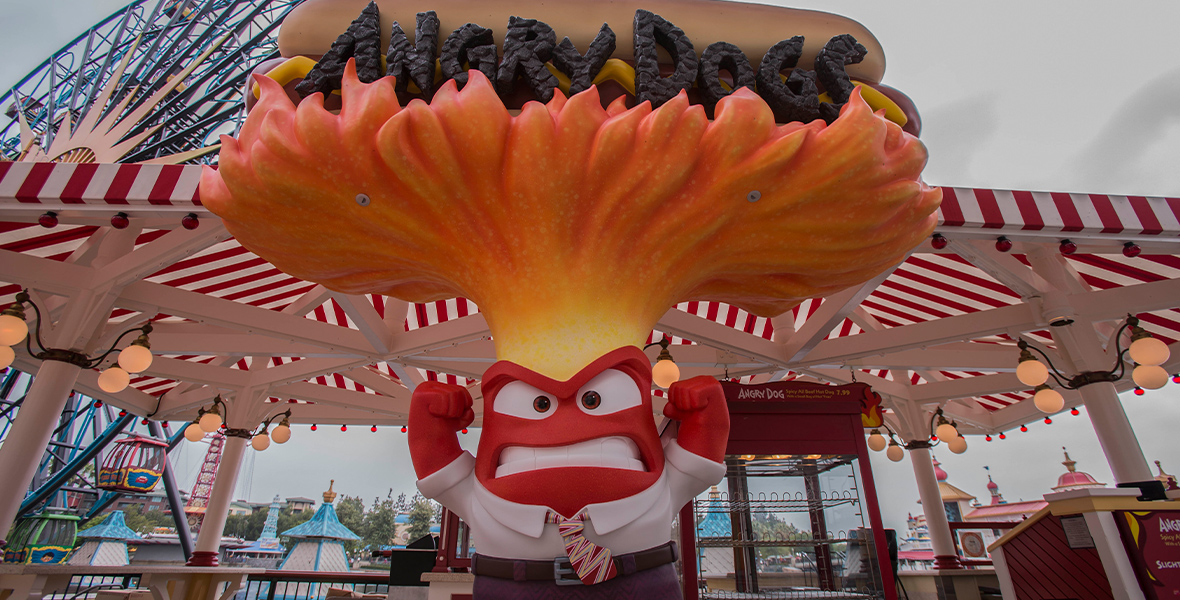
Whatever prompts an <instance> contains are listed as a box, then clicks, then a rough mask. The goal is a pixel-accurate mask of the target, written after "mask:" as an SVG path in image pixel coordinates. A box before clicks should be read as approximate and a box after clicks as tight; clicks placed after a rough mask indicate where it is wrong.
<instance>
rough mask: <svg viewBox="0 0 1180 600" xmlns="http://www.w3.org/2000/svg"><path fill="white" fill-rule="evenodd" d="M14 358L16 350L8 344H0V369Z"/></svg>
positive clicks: (4, 367)
mask: <svg viewBox="0 0 1180 600" xmlns="http://www.w3.org/2000/svg"><path fill="white" fill-rule="evenodd" d="M14 360H16V352H13V350H12V348H9V347H8V346H0V369H6V368H8V365H11V364H12V361H14Z"/></svg>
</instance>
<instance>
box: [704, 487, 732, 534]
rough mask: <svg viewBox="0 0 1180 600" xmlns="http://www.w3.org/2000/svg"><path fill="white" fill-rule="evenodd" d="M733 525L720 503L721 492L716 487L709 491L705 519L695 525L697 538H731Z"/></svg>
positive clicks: (727, 512)
mask: <svg viewBox="0 0 1180 600" xmlns="http://www.w3.org/2000/svg"><path fill="white" fill-rule="evenodd" d="M732 535H733V523H732V521H730V516H729V511H728V510H727V509H726V507H725V506H724V505H723V504H722V503H721V492H719V491H717V486H713V487H712V488H711V489H710V490H709V508H708V509H707V510H706V511H705V518H704V519H701V524H700V525H697V536H698V537H726V538H727V537H731V536H732Z"/></svg>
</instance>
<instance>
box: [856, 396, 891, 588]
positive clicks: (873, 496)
mask: <svg viewBox="0 0 1180 600" xmlns="http://www.w3.org/2000/svg"><path fill="white" fill-rule="evenodd" d="M852 418H853V419H855V420H856V422H855V423H854V425H853V426H854V427H855V429H854V430H855V431H857V432H858V433H861V432H863V431H864V429H863V427H862V424H861V421H860V415H854V416H853V417H852ZM854 437H855V438H856V454H857V457H858V458H859V461H857V462H859V463H860V479H861V487H862V488H863V489H864V495H863V497H864V507H865V509H866V510H867V511H868V513H869V527H871V528H872V529H873V545H874V546H876V548H877V552H876V554H877V564H878V565H880V569H881V584H882V585H883V586H885V590H884V592H885V600H897V583H896V582H895V581H894V580H893V563H892V562H890V560H889V543H888V542H886V540H885V524H884V523H883V522H882V521H881V507H880V505H879V504H878V503H877V486H876V485H875V484H874V483H873V469H872V467H870V466H869V447H868V445H867V444H865V436H864V435H856V436H854Z"/></svg>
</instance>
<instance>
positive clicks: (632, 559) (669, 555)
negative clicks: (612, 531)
mask: <svg viewBox="0 0 1180 600" xmlns="http://www.w3.org/2000/svg"><path fill="white" fill-rule="evenodd" d="M611 560H613V561H614V563H615V568H616V569H617V570H618V572H619V575H630V574H632V573H635V572H638V571H646V570H647V569H654V568H655V567H659V566H662V565H666V564H668V563H672V562H676V543H675V542H668V543H667V544H664V545H662V546H656V547H655V548H648V549H647V550H640V551H639V552H632V553H630V554H621V555H617V556H613V557H611ZM471 572H472V573H474V574H476V575H480V576H486V577H496V578H499V579H512V580H514V581H553V582H556V583H557V584H558V585H580V584H581V583H582V580H580V579H578V574H577V573H576V572H575V571H574V569H573V567H572V566H570V561H569V558H568V557H565V556H559V557H557V558H554V559H553V560H512V559H508V558H496V557H494V556H484V555H483V554H476V555H475V556H473V557H472V558H471Z"/></svg>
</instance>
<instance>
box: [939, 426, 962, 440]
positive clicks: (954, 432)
mask: <svg viewBox="0 0 1180 600" xmlns="http://www.w3.org/2000/svg"><path fill="white" fill-rule="evenodd" d="M934 435H937V436H938V439H940V440H946V441H948V442H949V441H951V440H953V439H955V438H957V437H959V430H958V429H955V426H954V425H951V424H950V423H943V424H942V425H939V426H938V429H935V430H934Z"/></svg>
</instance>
